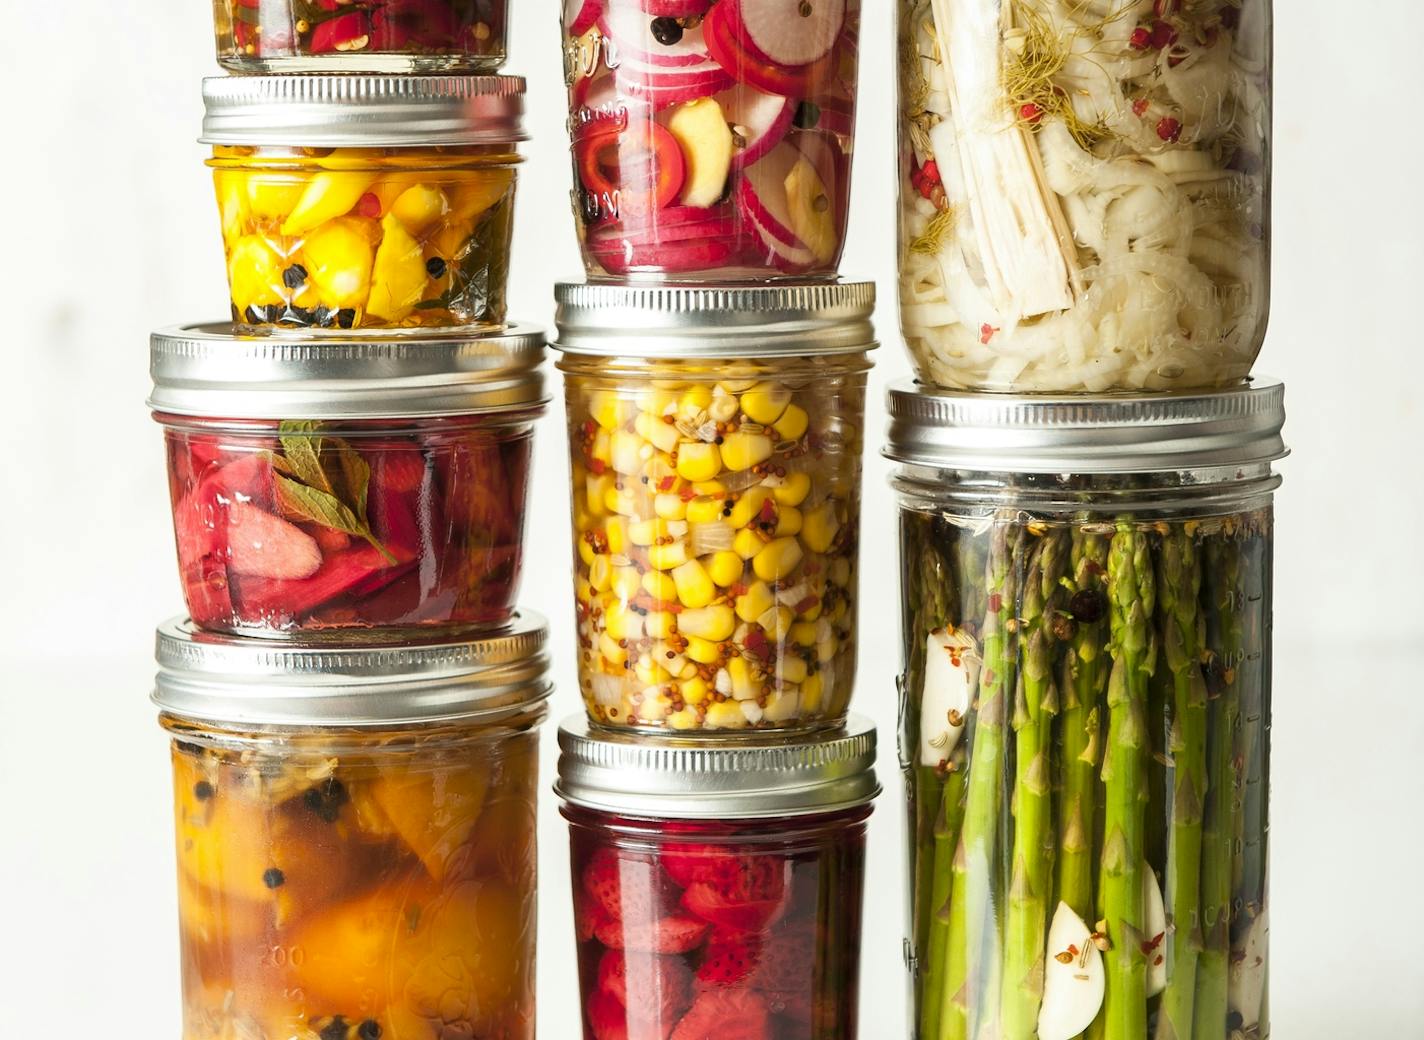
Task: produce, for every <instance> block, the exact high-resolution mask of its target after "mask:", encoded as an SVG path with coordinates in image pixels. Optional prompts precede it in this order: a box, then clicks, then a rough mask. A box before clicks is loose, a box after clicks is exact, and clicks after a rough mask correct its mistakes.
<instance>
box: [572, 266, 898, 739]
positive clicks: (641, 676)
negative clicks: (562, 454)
mask: <svg viewBox="0 0 1424 1040" xmlns="http://www.w3.org/2000/svg"><path fill="white" fill-rule="evenodd" d="M558 295H559V300H560V311H559V317H558V322H559V338H558V343H557V344H556V346H557V347H558V349H559V350H561V351H562V352H563V357H562V360H561V361H560V363H559V367H560V369H561V370H562V371H563V373H564V387H565V393H566V402H567V414H568V423H569V454H570V471H571V479H572V485H571V487H570V496H571V502H572V510H573V528H574V599H575V610H576V615H577V625H578V627H577V633H578V655H579V656H578V664H579V685H580V688H581V690H582V692H583V697H584V703H585V704H586V706H587V708H588V714H589V718H590V719H592V720H593V721H594V722H596V723H598V724H600V725H605V726H620V727H621V726H631V727H638V728H645V729H660V728H670V729H678V730H704V731H708V732H712V731H721V732H734V731H739V730H746V729H750V728H774V729H804V728H808V727H810V728H815V727H824V726H827V725H834V724H837V723H838V722H840V720H842V719H843V718H844V717H845V713H846V710H847V706H848V704H849V701H850V694H851V684H852V681H853V678H854V674H855V641H856V566H857V539H858V534H859V519H860V466H861V450H862V444H863V421H864V409H865V373H866V370H867V369H868V368H869V367H870V362H869V360H868V357H867V351H868V350H870V349H871V348H872V347H873V346H874V345H875V343H874V339H873V331H872V330H871V328H870V325H869V315H870V308H871V306H872V302H873V297H872V293H871V287H870V286H869V285H863V284H862V285H831V286H825V287H820V288H815V287H804V286H803V287H797V288H794V289H792V288H788V289H775V288H772V289H758V290H745V291H738V292H735V293H731V294H728V293H725V292H721V291H717V290H706V291H704V290H696V289H672V288H668V289H650V290H636V289H624V288H619V287H614V286H576V285H565V286H561V287H560V288H559V290H558ZM724 307H731V308H735V309H736V315H735V321H736V323H729V322H728V317H727V311H725V310H723V309H722V308H724Z"/></svg>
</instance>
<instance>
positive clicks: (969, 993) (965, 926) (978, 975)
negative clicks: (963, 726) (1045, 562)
mask: <svg viewBox="0 0 1424 1040" xmlns="http://www.w3.org/2000/svg"><path fill="white" fill-rule="evenodd" d="M1020 535H1021V532H1020V530H1019V528H1018V527H1017V525H1015V524H1014V523H1013V522H1012V521H1011V520H1004V519H1000V520H998V521H996V522H995V523H994V526H993V529H992V531H991V533H990V547H989V561H988V565H987V567H986V570H985V587H986V599H987V605H986V608H985V614H984V628H983V632H982V642H981V645H982V651H981V652H982V655H983V659H984V660H983V663H982V666H981V668H980V671H979V695H978V703H977V705H976V707H975V710H974V719H973V724H974V735H973V741H972V745H971V752H970V755H969V777H968V780H967V790H966V793H965V799H966V801H965V808H964V822H963V825H962V827H961V832H960V844H959V848H958V849H957V850H956V853H955V857H954V869H953V871H952V879H951V882H950V902H949V910H950V913H949V934H948V938H947V945H948V951H947V953H946V956H945V980H944V985H943V988H942V990H941V998H940V1003H941V1010H940V1020H939V1037H938V1040H965V1038H966V1037H968V1036H970V1035H971V1033H973V1034H974V1035H975V1036H977V1035H978V1033H979V1030H980V1028H981V1026H984V1025H985V1023H984V1022H983V1021H982V1019H978V1018H976V1020H975V1021H971V1020H970V1015H969V1012H970V1008H971V1006H972V1007H973V1008H974V1009H975V1010H976V1011H980V1012H984V1013H988V1014H990V1015H991V1016H992V1014H993V1013H992V1010H991V1009H990V1008H989V1006H988V1005H989V1004H990V1003H991V1002H990V1001H989V1000H988V999H987V993H989V992H993V990H992V989H990V988H989V987H988V985H987V983H986V979H985V972H991V971H992V970H993V968H994V966H995V965H996V964H997V961H998V957H999V950H998V948H997V942H998V936H997V930H998V918H997V914H998V907H997V905H996V900H995V899H994V886H995V879H996V877H997V875H998V848H997V843H998V840H999V836H998V826H999V816H1000V812H1001V811H1002V801H1003V799H1002V793H1001V791H1002V788H1001V785H1002V783H1003V770H1004V757H1005V755H1004V751H1005V746H1004V737H1005V733H1004V731H1005V728H1006V721H1007V717H1008V707H1007V699H1008V697H1009V694H1010V691H1011V690H1013V689H1014V686H1013V680H1014V670H1015V665H1016V663H1017V653H1016V651H1015V645H1014V637H1013V627H1014V626H1013V624H1012V622H1013V621H1014V601H1015V591H1016V590H1015V587H1016V578H1017V575H1016V573H1015V562H1016V559H1017V558H1018V556H1019V554H1020V552H1021V547H1020V544H1019V543H1020ZM992 1003H993V1004H994V1005H997V1001H993V1002H992Z"/></svg>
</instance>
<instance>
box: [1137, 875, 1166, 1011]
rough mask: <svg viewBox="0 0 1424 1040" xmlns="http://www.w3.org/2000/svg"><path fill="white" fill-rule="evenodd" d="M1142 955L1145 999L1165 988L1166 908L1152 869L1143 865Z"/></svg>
mask: <svg viewBox="0 0 1424 1040" xmlns="http://www.w3.org/2000/svg"><path fill="white" fill-rule="evenodd" d="M1142 920H1143V923H1144V924H1145V925H1146V927H1144V928H1143V929H1142V932H1143V940H1142V951H1143V953H1145V954H1146V955H1147V997H1148V999H1149V1000H1150V999H1151V998H1152V997H1155V996H1156V995H1157V994H1158V993H1161V992H1162V991H1163V990H1164V989H1166V988H1167V908H1166V907H1165V906H1164V905H1163V903H1162V886H1161V885H1159V884H1158V883H1157V874H1156V873H1155V872H1154V871H1153V869H1152V867H1151V866H1150V865H1149V864H1148V863H1146V862H1143V864H1142Z"/></svg>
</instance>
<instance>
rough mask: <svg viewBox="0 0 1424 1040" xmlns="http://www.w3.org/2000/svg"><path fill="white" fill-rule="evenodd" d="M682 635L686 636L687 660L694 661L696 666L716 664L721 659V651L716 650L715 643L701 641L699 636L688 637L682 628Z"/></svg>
mask: <svg viewBox="0 0 1424 1040" xmlns="http://www.w3.org/2000/svg"><path fill="white" fill-rule="evenodd" d="M682 634H683V635H685V636H687V649H686V651H685V653H686V654H687V657H688V660H690V661H696V662H697V663H698V664H716V663H717V662H718V661H720V660H721V659H722V651H721V650H719V649H717V644H716V642H714V641H712V640H708V639H703V638H702V637H700V636H694V635H689V634H688V632H687V630H686V629H685V628H684V629H683V630H682Z"/></svg>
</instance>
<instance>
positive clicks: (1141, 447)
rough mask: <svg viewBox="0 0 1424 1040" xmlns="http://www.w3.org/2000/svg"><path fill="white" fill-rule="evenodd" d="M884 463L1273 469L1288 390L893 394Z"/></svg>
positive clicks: (1037, 469)
mask: <svg viewBox="0 0 1424 1040" xmlns="http://www.w3.org/2000/svg"><path fill="white" fill-rule="evenodd" d="M887 408H888V411H889V414H890V422H889V431H888V434H887V443H886V446H885V449H884V454H885V456H886V457H887V458H889V459H892V460H894V461H896V462H902V463H907V464H909V465H914V466H926V467H934V468H940V469H954V470H971V471H977V472H1008V473H1075V474H1107V473H1165V472H1172V471H1179V470H1190V469H1207V468H1215V467H1237V466H1251V465H1260V464H1265V463H1270V462H1273V461H1275V460H1276V459H1280V458H1284V457H1285V455H1286V454H1287V449H1286V446H1285V443H1284V442H1283V441H1282V440H1281V428H1282V426H1283V425H1284V423H1285V387H1284V385H1283V384H1282V383H1281V382H1280V381H1279V380H1276V379H1269V378H1260V379H1255V380H1253V381H1251V382H1250V383H1244V384H1242V385H1240V386H1234V387H1229V388H1225V389H1220V390H1202V391H1197V392H1192V393H1175V394H1112V395H1103V396H1099V397H1094V396H1088V395H1061V396H1059V395H1017V394H984V393H971V392H968V391H961V390H940V389H936V388H932V387H926V386H923V385H921V384H918V383H915V382H913V381H912V380H908V379H907V380H903V381H899V382H897V383H895V384H894V385H892V386H891V387H890V390H889V393H888V396H887Z"/></svg>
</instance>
